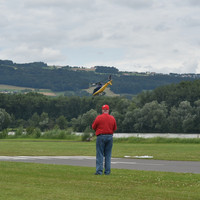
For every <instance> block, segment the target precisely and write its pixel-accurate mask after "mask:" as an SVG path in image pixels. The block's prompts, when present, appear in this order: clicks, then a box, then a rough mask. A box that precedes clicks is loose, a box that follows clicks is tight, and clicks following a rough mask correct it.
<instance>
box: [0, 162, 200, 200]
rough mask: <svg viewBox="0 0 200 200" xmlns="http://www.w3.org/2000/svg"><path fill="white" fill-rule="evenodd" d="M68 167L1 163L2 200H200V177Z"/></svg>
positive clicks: (0, 197) (0, 186) (0, 183)
mask: <svg viewBox="0 0 200 200" xmlns="http://www.w3.org/2000/svg"><path fill="white" fill-rule="evenodd" d="M94 171H95V169H94V168H89V167H75V166H64V165H49V164H33V163H14V162H13V163H12V162H0V188H1V191H0V199H2V200H4V199H6V200H35V199H39V200H40V199H41V200H55V199H59V200H66V199H67V200H80V199H81V200H90V199H96V200H102V199H105V200H117V199H119V200H121V199H126V200H129V199H130V200H133V199H134V200H197V199H199V197H200V190H199V187H200V175H199V174H189V173H187V174H183V173H169V172H147V171H135V170H119V169H113V170H112V174H111V175H110V176H105V175H103V176H95V175H93V173H94Z"/></svg>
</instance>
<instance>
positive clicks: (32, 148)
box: [0, 139, 200, 161]
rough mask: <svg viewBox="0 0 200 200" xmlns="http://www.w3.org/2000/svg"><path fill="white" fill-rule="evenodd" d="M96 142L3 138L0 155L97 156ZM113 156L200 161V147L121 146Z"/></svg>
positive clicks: (165, 144) (118, 145)
mask: <svg viewBox="0 0 200 200" xmlns="http://www.w3.org/2000/svg"><path fill="white" fill-rule="evenodd" d="M95 154H96V152H95V141H93V142H72V141H71V142H70V141H65V140H60V141H58V140H44V139H43V140H42V139H39V140H38V139H9V140H8V139H6V140H5V139H3V140H0V156H22V155H23V156H34V155H35V156H80V155H82V156H95ZM112 155H113V157H124V156H131V157H134V156H144V155H149V156H153V159H158V160H183V161H200V145H199V144H196V143H186V144H184V143H164V144H163V143H152V144H151V143H147V144H143V143H117V142H115V143H114V145H113V153H112Z"/></svg>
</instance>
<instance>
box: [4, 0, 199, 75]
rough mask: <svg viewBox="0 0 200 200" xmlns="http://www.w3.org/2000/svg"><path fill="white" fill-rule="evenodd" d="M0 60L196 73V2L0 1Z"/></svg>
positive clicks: (109, 0) (162, 0)
mask: <svg viewBox="0 0 200 200" xmlns="http://www.w3.org/2000/svg"><path fill="white" fill-rule="evenodd" d="M0 59H9V60H13V62H16V63H26V62H35V61H43V62H45V63H47V64H49V65H61V66H64V65H70V66H80V67H81V66H83V67H92V66H96V65H101V66H114V67H116V68H118V69H119V70H120V71H138V72H145V71H151V72H162V73H169V72H175V73H200V0H13V1H9V0H0Z"/></svg>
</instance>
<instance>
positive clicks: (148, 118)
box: [133, 101, 167, 133]
mask: <svg viewBox="0 0 200 200" xmlns="http://www.w3.org/2000/svg"><path fill="white" fill-rule="evenodd" d="M133 114H134V115H133V118H134V120H135V124H134V129H135V130H136V131H137V132H146V133H149V132H165V131H166V127H167V124H166V121H167V108H166V105H165V103H164V102H162V103H161V104H159V103H158V102H157V101H152V102H150V103H146V104H145V105H144V107H142V108H138V109H135V110H134V112H133Z"/></svg>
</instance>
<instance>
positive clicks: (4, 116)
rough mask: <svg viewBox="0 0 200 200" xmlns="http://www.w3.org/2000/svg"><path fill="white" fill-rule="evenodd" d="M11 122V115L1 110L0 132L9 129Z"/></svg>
mask: <svg viewBox="0 0 200 200" xmlns="http://www.w3.org/2000/svg"><path fill="white" fill-rule="evenodd" d="M10 122H11V117H10V115H9V114H8V113H7V112H6V111H5V110H4V109H1V108H0V131H1V130H3V129H6V128H8V126H9V124H10Z"/></svg>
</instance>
